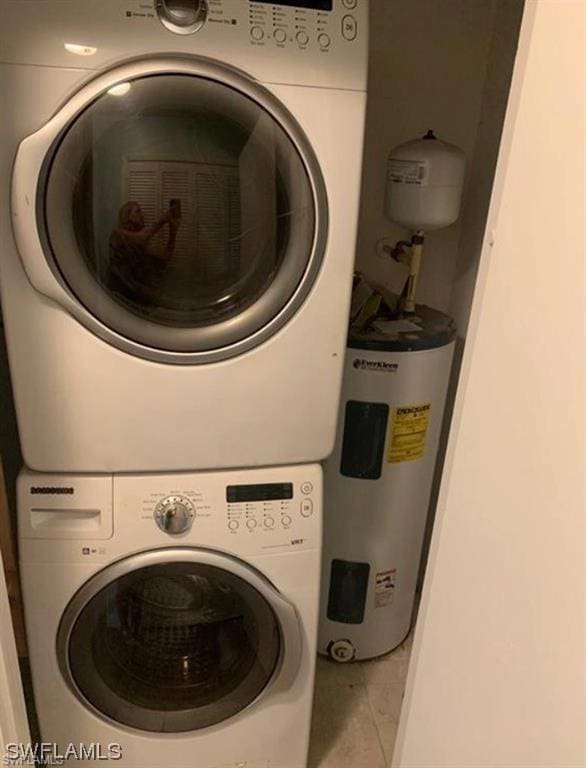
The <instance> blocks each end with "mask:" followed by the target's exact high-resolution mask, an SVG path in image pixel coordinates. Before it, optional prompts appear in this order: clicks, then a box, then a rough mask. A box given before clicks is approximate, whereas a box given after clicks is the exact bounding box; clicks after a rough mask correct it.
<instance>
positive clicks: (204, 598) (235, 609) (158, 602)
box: [69, 563, 281, 732]
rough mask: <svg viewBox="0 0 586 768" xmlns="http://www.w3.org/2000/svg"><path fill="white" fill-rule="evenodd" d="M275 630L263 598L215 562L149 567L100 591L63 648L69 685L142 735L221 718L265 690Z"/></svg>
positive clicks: (274, 655)
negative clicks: (206, 564) (67, 645)
mask: <svg viewBox="0 0 586 768" xmlns="http://www.w3.org/2000/svg"><path fill="white" fill-rule="evenodd" d="M280 647H281V641H280V633H279V627H278V623H277V620H276V618H275V615H274V613H273V611H272V609H271V608H270V606H269V605H268V603H267V602H266V601H265V599H264V598H263V597H262V596H261V595H260V594H259V593H258V592H257V591H256V590H255V589H253V588H252V587H251V586H250V585H249V584H247V583H246V582H245V581H243V580H241V579H239V578H238V577H236V576H234V575H232V574H230V573H228V572H227V571H223V570H221V569H218V568H214V567H212V566H205V565H193V564H187V563H180V564H168V565H155V566H149V567H147V568H144V569H140V570H138V571H135V572H133V573H131V574H129V575H127V576H124V577H122V578H120V579H118V580H117V581H115V582H114V583H112V584H111V585H110V586H108V587H106V588H104V589H103V590H102V591H101V592H99V593H98V594H97V595H96V596H95V597H94V598H93V599H92V600H91V601H90V602H89V603H88V604H87V605H86V607H85V608H84V609H83V610H82V612H81V613H80V615H79V617H78V619H77V621H76V623H75V625H74V628H73V631H72V633H71V638H70V644H69V664H70V668H71V672H72V675H73V679H74V681H75V684H76V686H77V687H78V688H79V690H80V691H81V693H82V694H83V696H84V697H85V699H86V700H87V701H89V703H90V704H92V705H93V706H94V707H95V708H96V709H97V710H99V711H100V712H101V713H102V714H104V715H106V716H107V717H109V718H110V719H113V720H116V721H117V722H119V723H123V724H125V725H129V726H133V727H136V728H140V729H143V730H149V731H161V732H165V731H169V732H180V731H189V730H195V729H198V728H202V727H206V726H208V725H211V724H214V723H217V722H221V721H223V720H225V719H226V718H228V717H231V716H232V715H234V714H236V713H237V712H238V711H240V710H241V709H243V708H244V707H245V706H247V705H248V704H250V703H251V702H252V701H253V700H254V699H255V698H256V697H257V696H258V695H259V694H260V693H261V691H262V690H263V689H264V688H265V687H266V685H267V684H268V682H269V680H270V679H271V677H272V676H273V673H274V671H275V668H276V665H277V662H278V659H279V654H280Z"/></svg>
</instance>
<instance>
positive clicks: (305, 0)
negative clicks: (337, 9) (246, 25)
mask: <svg viewBox="0 0 586 768" xmlns="http://www.w3.org/2000/svg"><path fill="white" fill-rule="evenodd" d="M255 2H257V3H264V4H265V5H289V6H291V7H292V8H310V9H311V10H314V11H331V10H333V8H334V0H276V2H275V0H255Z"/></svg>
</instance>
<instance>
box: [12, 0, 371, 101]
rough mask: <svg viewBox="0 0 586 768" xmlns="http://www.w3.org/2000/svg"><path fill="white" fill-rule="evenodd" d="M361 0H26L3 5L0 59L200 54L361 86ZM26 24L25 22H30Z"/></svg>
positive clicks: (276, 77) (294, 78)
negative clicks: (0, 51)
mask: <svg viewBox="0 0 586 768" xmlns="http://www.w3.org/2000/svg"><path fill="white" fill-rule="evenodd" d="M368 4H369V0H274V1H273V0H100V2H99V3H96V2H95V0H67V1H66V0H62V2H59V3H48V2H47V0H27V1H26V3H25V2H11V3H7V4H5V6H6V7H5V8H3V15H2V26H3V31H4V41H5V45H4V47H3V51H2V58H3V61H4V62H6V63H15V64H29V65H36V66H51V67H67V68H76V69H81V70H83V69H87V70H94V71H100V70H103V69H107V68H110V67H112V66H115V65H118V64H120V63H122V62H124V61H127V60H129V59H133V58H137V57H140V58H149V57H151V56H156V55H160V54H165V55H166V56H169V55H173V54H179V55H181V56H203V57H207V58H210V59H214V60H216V61H219V62H221V63H224V64H228V65H230V66H233V67H236V68H237V69H239V70H241V71H243V72H245V73H247V74H248V75H250V76H251V77H253V78H254V79H256V80H259V81H260V82H265V83H278V84H280V85H297V86H312V87H322V88H336V89H345V90H357V91H365V90H366V83H367V65H368ZM31 18H34V19H35V24H34V25H32V24H30V19H31Z"/></svg>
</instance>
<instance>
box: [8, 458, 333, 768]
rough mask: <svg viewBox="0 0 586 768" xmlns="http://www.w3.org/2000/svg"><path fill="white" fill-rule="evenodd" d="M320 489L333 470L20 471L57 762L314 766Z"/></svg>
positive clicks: (44, 699)
mask: <svg viewBox="0 0 586 768" xmlns="http://www.w3.org/2000/svg"><path fill="white" fill-rule="evenodd" d="M321 496H322V477H321V468H320V467H319V465H308V466H300V465H298V466H295V467H281V468H270V469H258V470H252V471H250V470H249V471H237V472H214V473H202V474H187V473H186V474H175V475H151V476H140V475H123V476H116V475H114V476H107V475H101V476H100V475H94V476H91V475H86V476H80V475H73V476H67V475H38V474H36V473H31V472H28V471H24V472H23V473H21V475H20V477H19V481H18V514H19V544H20V567H21V577H22V585H23V597H24V605H25V617H26V625H27V637H28V644H29V651H30V660H31V669H32V678H33V687H34V695H35V702H36V707H37V712H38V716H39V723H40V731H41V739H42V742H43V743H45V744H51V745H52V744H54V745H55V747H54V752H52V757H57V758H58V757H59V756H66V755H67V754H68V750H69V755H79V750H81V749H84V750H85V757H86V758H88V759H87V761H84V765H85V764H87V765H88V766H94V765H95V766H98V765H103V760H104V757H103V755H104V754H108V750H110V753H109V754H110V755H114V753H113V752H112V751H111V750H112V749H114V750H115V753H116V754H118V755H121V758H120V760H118V761H117V762H116V765H120V766H121V768H161V766H165V765H169V766H173V768H220V766H221V768H236V766H239V767H240V766H243V765H244V766H246V768H268V767H269V766H270V768H305V765H306V759H307V750H308V744H309V729H310V720H311V707H312V692H313V681H314V672H315V658H316V643H317V622H318V602H319V572H320V549H321ZM70 745H74V746H73V747H71V746H70ZM92 745H94V746H93V747H92ZM52 749H53V748H52ZM97 749H100V750H102V752H101V754H102V759H101V760H100V759H99V755H97V754H96V750H97ZM92 750H93V751H92ZM72 762H73V760H72Z"/></svg>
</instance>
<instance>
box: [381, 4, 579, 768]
mask: <svg viewBox="0 0 586 768" xmlns="http://www.w3.org/2000/svg"><path fill="white" fill-rule="evenodd" d="M584 10H585V6H584V4H583V3H582V1H581V0H532V2H530V3H528V4H527V11H526V20H525V22H524V28H523V34H522V38H521V46H520V55H519V59H518V63H517V68H516V73H515V80H514V84H513V91H512V96H511V102H512V105H511V107H510V108H509V113H508V117H507V126H506V129H505V137H504V140H503V149H502V151H501V156H500V160H499V170H498V174H497V180H496V187H495V194H494V199H493V203H492V206H491V211H490V216H489V231H492V234H489V235H488V236H487V238H486V240H485V243H484V247H483V255H482V262H481V272H480V277H479V285H478V288H477V293H476V298H475V302H474V308H473V314H472V318H471V323H470V331H469V335H468V342H467V348H466V352H465V356H464V362H463V369H462V382H461V386H460V392H459V395H458V400H457V403H456V411H455V418H454V423H453V426H452V431H451V436H450V443H449V448H448V455H447V460H446V471H445V474H444V480H443V484H442V491H441V494H440V501H439V506H438V522H437V524H436V530H435V533H434V538H433V541H432V550H431V555H430V562H429V566H428V573H427V579H426V585H425V588H424V595H423V602H422V608H421V612H420V619H419V623H418V627H417V630H416V635H415V645H414V653H413V660H412V664H411V668H410V671H409V679H408V684H407V693H406V699H405V704H404V708H403V715H402V720H401V724H400V730H399V738H398V745H397V749H396V753H395V762H394V765H395V766H396V768H432V767H433V768H440V767H441V768H479V767H481V766H486V768H583V766H584V765H585V764H586V755H585V728H584V726H585V714H586V705H585V696H586V680H585V677H584V672H585V666H586V663H585V651H586V638H585V605H586V603H585V597H586V595H585V569H584V565H585V514H584V513H585V496H584V478H585V460H584V433H585V430H584V405H585V402H584V401H585V398H584V357H585V341H584V292H585V286H584V212H585V206H584V146H585V136H586V130H585V125H584V94H585V82H584V67H583V63H584V59H583V56H584V42H585V41H584ZM533 20H534V22H535V24H534V26H532V21H533ZM493 240H494V244H493V245H492V247H491V243H492V242H493Z"/></svg>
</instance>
